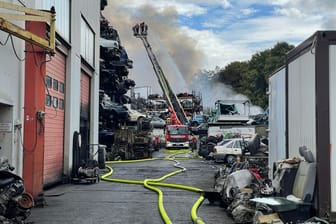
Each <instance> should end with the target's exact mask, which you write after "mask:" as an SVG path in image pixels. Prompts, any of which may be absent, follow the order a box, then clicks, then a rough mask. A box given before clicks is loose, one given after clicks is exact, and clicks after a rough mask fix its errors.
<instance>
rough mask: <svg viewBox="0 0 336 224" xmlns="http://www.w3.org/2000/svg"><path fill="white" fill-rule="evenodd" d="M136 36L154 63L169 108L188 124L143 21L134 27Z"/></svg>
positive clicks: (179, 119)
mask: <svg viewBox="0 0 336 224" xmlns="http://www.w3.org/2000/svg"><path fill="white" fill-rule="evenodd" d="M133 33H134V36H135V37H137V38H139V39H141V40H142V43H143V45H144V46H145V49H146V51H147V54H148V57H149V59H150V61H151V63H152V65H153V69H154V72H155V75H156V77H157V79H158V81H159V84H160V87H161V89H162V92H163V95H164V97H165V99H166V101H167V104H168V106H169V108H170V109H171V110H172V111H171V112H172V113H175V115H176V118H177V119H178V122H179V123H180V124H186V123H187V121H188V119H187V116H186V114H185V112H184V110H183V107H182V106H181V104H180V101H179V100H178V98H177V96H176V94H175V93H174V92H173V90H172V88H171V86H170V84H169V82H168V80H167V78H166V76H165V75H164V73H163V71H162V69H161V67H160V65H159V62H158V61H157V59H156V56H155V54H154V53H153V51H152V47H151V45H150V44H149V42H148V40H147V25H146V24H144V23H141V24H140V25H138V24H137V25H135V26H134V27H133Z"/></svg>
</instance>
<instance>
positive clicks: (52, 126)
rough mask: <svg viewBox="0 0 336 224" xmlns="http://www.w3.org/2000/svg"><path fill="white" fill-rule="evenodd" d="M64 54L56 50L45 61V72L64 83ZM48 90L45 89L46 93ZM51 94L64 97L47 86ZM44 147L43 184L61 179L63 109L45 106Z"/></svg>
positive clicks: (60, 97) (59, 97)
mask: <svg viewBox="0 0 336 224" xmlns="http://www.w3.org/2000/svg"><path fill="white" fill-rule="evenodd" d="M65 60H66V59H65V56H64V55H63V54H62V53H60V52H56V55H55V57H53V59H52V61H50V62H48V63H47V72H46V74H47V75H48V76H50V77H52V78H53V79H56V80H58V82H63V83H64V84H65ZM47 93H48V92H47V91H46V94H47ZM49 93H50V95H51V96H55V97H57V98H58V101H59V99H63V100H64V99H65V95H64V94H65V93H60V92H59V91H56V90H54V89H53V88H49ZM45 111H46V117H45V147H44V170H43V171H44V174H43V184H44V185H47V184H51V183H55V182H58V181H60V180H61V178H62V174H63V152H64V149H63V141H64V109H63V110H61V109H59V108H54V107H53V106H52V105H51V106H46V107H45Z"/></svg>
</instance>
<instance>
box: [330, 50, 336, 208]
mask: <svg viewBox="0 0 336 224" xmlns="http://www.w3.org/2000/svg"><path fill="white" fill-rule="evenodd" d="M329 66H330V68H329V69H330V70H329V91H330V98H329V100H330V101H329V103H330V112H329V114H330V186H331V192H330V193H331V211H332V212H336V153H335V149H334V146H335V144H336V46H335V45H334V46H330V49H329Z"/></svg>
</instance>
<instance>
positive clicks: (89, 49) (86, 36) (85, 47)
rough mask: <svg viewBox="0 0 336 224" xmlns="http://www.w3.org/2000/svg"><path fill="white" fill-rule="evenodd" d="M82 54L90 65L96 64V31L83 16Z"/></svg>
mask: <svg viewBox="0 0 336 224" xmlns="http://www.w3.org/2000/svg"><path fill="white" fill-rule="evenodd" d="M80 41H81V56H82V57H83V58H84V59H85V60H86V62H88V63H89V64H90V65H92V66H94V51H95V49H94V46H95V45H94V33H93V31H92V29H91V28H90V26H89V24H88V23H87V22H86V21H85V20H84V18H82V20H81V40H80Z"/></svg>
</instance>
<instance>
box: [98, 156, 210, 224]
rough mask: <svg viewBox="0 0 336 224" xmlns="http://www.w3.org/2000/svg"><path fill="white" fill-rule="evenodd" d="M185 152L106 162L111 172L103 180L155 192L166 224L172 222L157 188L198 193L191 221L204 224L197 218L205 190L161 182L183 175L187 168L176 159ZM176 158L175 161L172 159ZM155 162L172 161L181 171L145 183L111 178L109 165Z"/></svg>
mask: <svg viewBox="0 0 336 224" xmlns="http://www.w3.org/2000/svg"><path fill="white" fill-rule="evenodd" d="M184 153H185V152H178V153H174V154H172V155H169V156H167V157H165V158H163V159H162V158H151V159H141V160H125V161H106V165H107V166H106V167H107V169H108V170H109V172H107V173H106V174H104V175H103V176H102V177H101V179H102V180H105V181H110V182H117V183H125V184H138V185H143V186H144V187H145V188H147V189H149V190H152V191H155V192H156V193H157V194H158V207H159V211H160V215H161V218H162V220H163V221H164V223H166V224H172V221H171V220H170V218H169V216H168V214H167V212H166V210H165V208H164V205H163V193H162V191H161V190H160V189H159V188H158V187H156V186H159V187H169V188H176V189H182V190H188V191H192V192H197V193H199V194H200V197H199V198H198V200H197V201H196V202H195V203H194V205H193V206H192V208H191V211H190V215H191V219H192V220H193V222H194V223H195V224H204V222H203V221H202V219H201V218H199V217H198V216H197V209H198V208H199V206H201V204H202V202H203V200H204V196H203V194H204V193H203V190H202V189H199V188H196V187H192V186H186V185H180V184H172V183H162V182H161V181H163V180H165V179H167V178H168V177H171V176H174V175H176V174H179V173H182V172H185V171H186V168H184V167H182V166H180V163H179V162H178V161H177V159H178V158H176V157H175V156H176V155H178V154H184ZM172 157H174V159H173V158H172ZM153 160H170V161H174V162H175V164H174V166H175V167H176V168H179V170H175V171H173V172H170V173H168V174H166V175H164V176H162V177H160V178H157V179H145V180H143V181H140V180H126V179H117V178H110V177H109V176H111V175H112V174H113V169H112V167H111V166H109V165H108V164H119V163H136V162H146V161H153Z"/></svg>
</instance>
